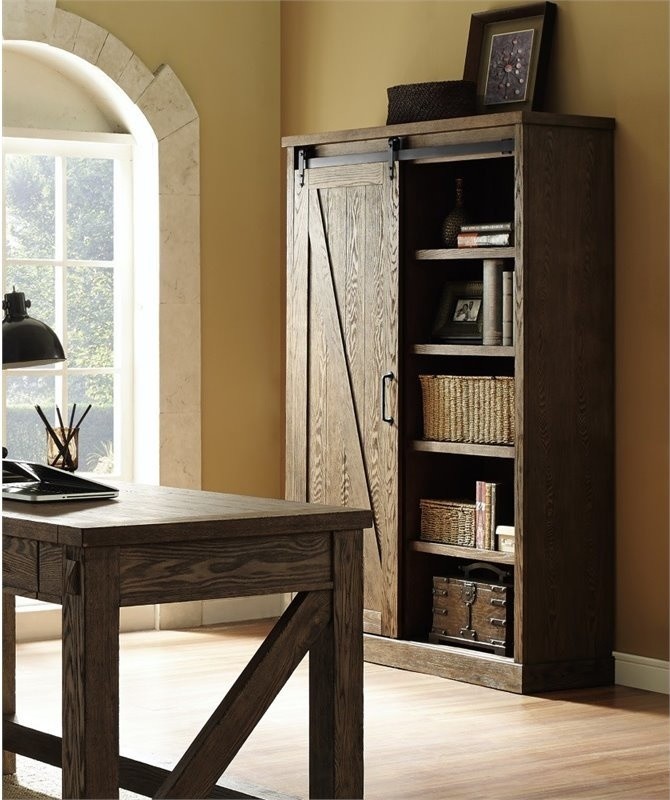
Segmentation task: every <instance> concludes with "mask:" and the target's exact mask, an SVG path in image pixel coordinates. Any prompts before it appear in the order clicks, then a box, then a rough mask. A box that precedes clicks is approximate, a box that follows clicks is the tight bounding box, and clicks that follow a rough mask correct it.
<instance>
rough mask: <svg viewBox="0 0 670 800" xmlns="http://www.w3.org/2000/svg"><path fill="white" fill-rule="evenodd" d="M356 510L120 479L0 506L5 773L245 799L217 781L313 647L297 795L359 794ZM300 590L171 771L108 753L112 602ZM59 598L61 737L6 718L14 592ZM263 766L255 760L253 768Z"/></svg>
mask: <svg viewBox="0 0 670 800" xmlns="http://www.w3.org/2000/svg"><path fill="white" fill-rule="evenodd" d="M370 525H371V515H370V512H368V511H362V510H356V509H344V508H332V507H327V506H320V505H313V504H305V503H291V502H286V501H282V500H268V499H262V498H252V497H240V496H235V495H226V494H218V493H214V492H200V491H193V490H186V489H169V488H164V487H148V486H135V485H125V486H122V487H121V493H120V496H119V498H118V500H111V501H110V500H105V501H96V502H86V501H78V502H71V503H49V504H34V505H33V504H31V505H28V504H21V503H17V502H13V503H12V502H6V503H5V504H4V508H3V554H4V555H3V612H4V613H3V667H4V669H3V706H4V708H3V712H4V725H3V734H4V747H5V748H6V749H7V751H8V752H6V753H5V756H4V762H3V767H4V772H5V773H7V772H12V771H13V769H14V765H13V761H14V760H15V757H14V755H13V754H14V753H20V754H22V755H25V756H28V757H30V758H36V759H38V760H40V761H46V762H48V763H51V764H55V765H56V766H62V770H63V797H64V798H71V797H72V798H81V797H85V798H110V797H118V796H119V795H118V790H119V786H121V787H123V788H127V789H130V790H132V791H136V792H138V793H140V794H145V795H149V796H151V797H159V798H162V797H182V798H183V797H189V798H197V797H245V796H246V795H242V794H240V793H236V792H234V791H232V790H230V789H226V788H225V787H222V786H219V785H217V784H216V782H217V780H218V779H219V777H220V776H221V775H222V774H223V772H224V771H225V769H226V768H227V767H228V765H229V764H230V762H231V761H232V759H233V758H234V756H235V754H236V753H237V752H238V750H239V748H240V747H241V746H242V744H243V743H244V741H245V740H246V739H247V737H248V736H249V734H250V733H251V732H252V730H253V729H254V727H255V725H256V724H257V723H258V721H259V720H260V718H261V717H262V716H263V714H264V713H265V711H266V710H267V708H268V707H269V706H270V705H271V703H272V701H273V700H274V698H275V697H276V695H277V694H278V692H279V690H280V689H281V687H282V686H283V685H284V684H285V683H286V681H287V679H288V678H289V676H290V675H291V673H292V672H293V670H294V669H295V667H296V666H297V665H298V663H299V662H300V661H301V660H302V659H303V657H304V656H305V654H306V653H307V652H309V668H310V673H309V702H310V715H309V719H310V721H309V727H310V730H309V740H310V755H309V772H310V775H309V791H310V796H311V797H317V798H326V797H328V798H330V797H332V798H342V797H347V798H357V797H362V796H363V639H362V584H363V578H362V535H361V532H362V529H363V528H366V527H369V526H370ZM279 592H292V593H293V592H295V593H297V594H296V595H295V597H294V599H293V601H292V602H291V605H290V606H289V608H288V609H287V610H286V612H285V613H284V614H283V615H282V617H281V618H280V619H279V621H278V622H277V624H276V625H275V627H274V628H273V630H272V631H271V632H270V634H269V635H268V637H267V639H266V640H265V641H264V642H263V644H262V645H261V647H260V648H259V650H258V651H257V653H256V654H255V655H254V657H253V658H252V660H251V661H250V662H249V664H248V666H247V667H246V668H245V670H244V671H243V672H242V674H241V675H240V677H239V679H238V680H237V681H236V682H235V684H234V685H233V687H232V688H231V689H230V691H229V692H228V694H227V695H226V696H225V698H224V699H223V700H222V702H221V703H220V705H219V706H218V708H217V709H216V711H215V712H214V713H213V714H212V716H211V717H210V719H209V720H208V721H207V723H206V724H205V725H204V727H203V729H202V730H201V731H200V733H199V734H198V735H197V736H196V737H195V739H194V740H193V742H192V744H191V745H190V746H189V748H188V749H187V750H186V752H185V753H184V755H183V756H182V758H181V759H180V760H179V762H178V763H177V765H176V766H175V768H174V769H173V770H172V771H171V772H169V771H167V770H163V769H160V768H158V767H155V766H152V765H149V764H144V763H141V762H138V761H134V760H132V759H130V758H120V757H119V640H118V633H119V609H120V607H121V606H131V605H143V604H153V603H169V602H177V601H187V600H206V599H211V598H220V597H241V596H244V595H258V594H274V593H279ZM15 594H19V595H22V596H25V597H36V598H38V599H40V600H47V601H49V602H53V603H60V604H61V605H62V607H63V726H62V738H61V737H58V736H54V735H52V734H47V733H44V732H40V731H38V730H35V729H32V728H27V727H25V726H23V725H21V723H20V722H19V720H18V719H17V718H16V717H15V716H14V714H15V711H16V709H15V618H14V595H15ZM260 769H262V765H259V771H260Z"/></svg>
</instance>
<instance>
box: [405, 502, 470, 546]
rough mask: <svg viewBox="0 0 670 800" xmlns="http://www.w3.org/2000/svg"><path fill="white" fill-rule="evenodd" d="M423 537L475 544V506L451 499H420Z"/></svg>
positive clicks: (453, 542)
mask: <svg viewBox="0 0 670 800" xmlns="http://www.w3.org/2000/svg"><path fill="white" fill-rule="evenodd" d="M419 506H420V507H421V538H422V539H423V540H424V541H427V542H440V543H441V544H456V545H460V546H461V547H474V546H475V506H474V504H473V503H460V502H455V501H451V500H419Z"/></svg>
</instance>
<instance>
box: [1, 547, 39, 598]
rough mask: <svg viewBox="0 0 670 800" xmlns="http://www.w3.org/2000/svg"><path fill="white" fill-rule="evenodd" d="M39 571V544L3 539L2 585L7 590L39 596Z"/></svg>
mask: <svg viewBox="0 0 670 800" xmlns="http://www.w3.org/2000/svg"><path fill="white" fill-rule="evenodd" d="M37 569H38V558H37V542H35V541H32V540H31V539H18V538H16V537H14V536H3V537H2V583H3V587H4V588H5V589H9V590H10V591H11V590H12V589H13V590H15V591H16V592H17V594H22V595H25V596H29V597H35V596H37V589H38V575H37Z"/></svg>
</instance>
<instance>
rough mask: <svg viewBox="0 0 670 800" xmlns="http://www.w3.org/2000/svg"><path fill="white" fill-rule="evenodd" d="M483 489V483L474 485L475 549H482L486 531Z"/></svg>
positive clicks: (484, 485)
mask: <svg viewBox="0 0 670 800" xmlns="http://www.w3.org/2000/svg"><path fill="white" fill-rule="evenodd" d="M485 488H486V484H485V483H484V481H477V483H476V484H475V547H478V548H479V549H480V550H483V549H484V531H485V530H486V520H485V516H484V514H485V497H484V493H485Z"/></svg>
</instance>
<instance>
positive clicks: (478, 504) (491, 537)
mask: <svg viewBox="0 0 670 800" xmlns="http://www.w3.org/2000/svg"><path fill="white" fill-rule="evenodd" d="M499 486H500V484H498V483H489V482H488V481H477V484H476V495H475V547H477V548H478V549H480V550H495V549H496V538H495V532H496V512H497V496H496V495H497V490H498V487H499Z"/></svg>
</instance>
